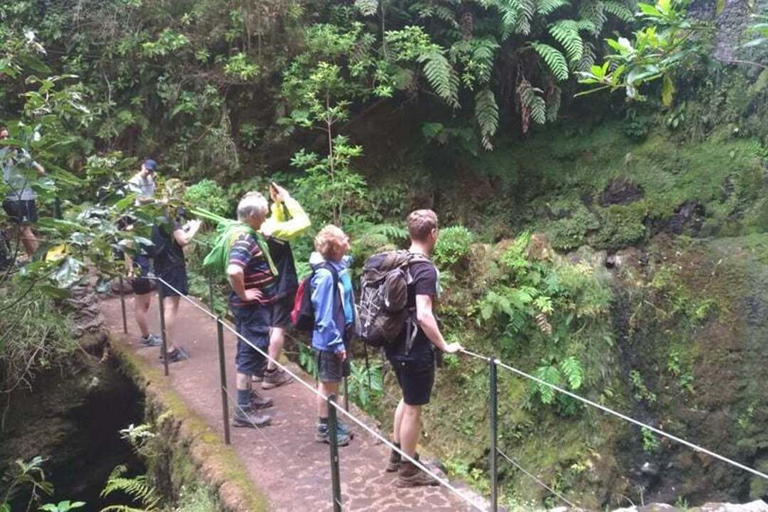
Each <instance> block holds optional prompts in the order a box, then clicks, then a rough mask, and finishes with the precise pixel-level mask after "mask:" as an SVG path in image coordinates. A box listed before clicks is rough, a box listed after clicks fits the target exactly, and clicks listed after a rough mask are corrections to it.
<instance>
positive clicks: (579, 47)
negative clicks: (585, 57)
mask: <svg viewBox="0 0 768 512" xmlns="http://www.w3.org/2000/svg"><path fill="white" fill-rule="evenodd" d="M579 27H580V24H579V22H576V21H574V20H560V21H558V22H556V23H553V24H551V25H550V26H549V33H550V34H552V37H554V38H555V41H557V42H558V43H560V44H561V45H563V48H565V53H566V54H567V55H568V60H569V61H570V62H572V63H576V62H578V61H579V60H580V59H581V56H582V54H583V53H584V41H582V39H581V35H579ZM545 60H546V59H545ZM547 64H549V62H547Z"/></svg>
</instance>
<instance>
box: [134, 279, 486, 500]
mask: <svg viewBox="0 0 768 512" xmlns="http://www.w3.org/2000/svg"><path fill="white" fill-rule="evenodd" d="M147 277H150V276H147ZM151 279H155V280H157V281H160V282H161V283H163V284H164V285H165V286H167V287H168V288H169V289H171V290H173V291H174V292H176V293H178V294H179V296H180V297H182V298H183V299H184V300H185V301H187V302H189V303H191V304H192V305H194V306H195V307H196V308H197V309H199V310H201V311H203V312H204V313H206V314H207V315H208V316H209V317H211V318H213V319H214V320H216V322H221V325H222V326H223V327H224V328H225V329H226V330H228V331H230V332H231V333H232V334H234V335H235V336H236V337H237V338H239V339H240V340H242V341H243V342H245V343H246V344H247V345H248V346H250V347H251V348H253V349H254V350H256V351H257V352H258V353H260V354H261V355H262V356H264V357H266V358H267V360H269V361H271V362H272V363H274V364H275V365H276V366H277V367H278V368H280V369H281V370H283V371H284V372H286V373H287V374H288V375H290V376H291V377H293V378H294V380H296V381H298V382H299V383H300V384H302V385H303V386H304V387H306V388H307V389H308V390H309V391H310V392H311V393H312V394H314V395H315V396H317V397H318V398H321V399H323V400H327V397H326V396H324V395H323V394H322V393H320V392H319V391H317V390H316V389H315V388H314V387H312V386H311V385H310V384H308V383H307V382H306V381H304V379H302V378H301V377H300V376H299V375H296V374H295V373H293V372H292V371H291V370H290V369H289V368H288V367H287V366H285V365H284V364H282V363H280V362H279V361H277V360H276V359H274V358H272V357H271V356H270V355H269V354H268V353H267V352H265V351H264V350H262V349H261V348H259V347H257V346H256V345H254V344H253V343H251V341H249V340H248V339H247V338H245V337H244V336H243V335H241V334H240V333H239V332H237V330H235V329H234V328H233V327H232V326H230V325H229V324H228V323H226V322H225V321H224V320H223V319H222V318H220V317H218V316H216V315H214V314H212V313H211V312H210V311H208V310H207V309H206V308H204V307H203V306H200V305H199V304H197V303H196V302H195V301H194V300H192V299H191V298H189V297H188V296H186V295H184V294H182V293H181V292H180V291H179V290H178V289H176V288H175V287H174V286H172V285H170V284H169V283H168V282H167V281H165V280H164V279H163V278H161V277H158V276H151ZM230 399H231V398H230ZM329 403H330V404H331V405H332V406H333V407H334V408H336V410H337V411H341V413H342V414H344V415H345V416H347V417H348V418H349V419H350V420H352V421H353V422H354V423H356V424H357V425H359V426H360V427H361V428H363V429H364V430H366V431H367V432H368V433H369V434H371V435H372V436H374V437H375V438H376V439H378V440H379V441H381V442H382V443H383V444H385V445H387V446H388V447H390V448H391V449H393V450H395V451H396V452H397V453H399V454H400V456H401V457H404V458H405V459H406V460H408V461H409V462H411V463H412V464H413V465H414V466H416V467H417V468H419V469H420V470H422V471H424V472H425V473H427V474H428V475H430V476H431V477H432V478H434V479H435V480H436V481H437V482H439V483H440V485H442V486H443V487H445V488H446V489H448V490H449V491H451V492H452V493H453V494H455V495H456V496H458V497H459V498H461V500H462V501H464V502H466V503H467V504H468V505H470V506H471V507H472V508H474V509H475V510H480V511H481V512H482V511H485V506H481V505H478V504H477V503H475V502H474V501H473V500H471V499H470V498H469V497H467V496H465V495H464V494H463V493H462V492H461V491H459V490H458V489H457V488H456V487H454V486H453V485H452V484H451V483H450V482H448V481H447V480H446V479H444V478H441V477H440V476H439V475H437V474H435V473H434V472H433V471H431V470H430V469H429V468H428V467H427V466H425V465H424V464H422V463H421V462H420V461H418V460H416V459H414V458H413V457H411V456H409V455H408V454H407V453H405V452H404V451H402V449H400V448H398V447H396V446H395V445H394V444H393V443H391V442H390V441H389V440H388V439H386V438H385V437H384V436H382V435H381V434H379V433H378V432H376V431H375V430H373V429H372V428H370V427H369V426H368V425H366V424H365V423H363V422H362V421H361V420H359V419H358V418H357V417H355V416H354V415H353V414H352V413H350V412H347V411H346V410H344V408H343V407H341V406H340V405H339V404H337V403H336V402H334V401H330V402H329Z"/></svg>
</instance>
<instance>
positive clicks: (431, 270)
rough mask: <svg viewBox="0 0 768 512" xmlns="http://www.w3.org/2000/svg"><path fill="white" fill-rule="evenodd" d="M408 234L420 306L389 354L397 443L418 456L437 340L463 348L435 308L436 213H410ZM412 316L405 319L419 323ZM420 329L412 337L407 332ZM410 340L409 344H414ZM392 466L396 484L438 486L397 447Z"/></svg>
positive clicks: (411, 286)
mask: <svg viewBox="0 0 768 512" xmlns="http://www.w3.org/2000/svg"><path fill="white" fill-rule="evenodd" d="M408 233H409V235H410V238H411V246H410V249H409V252H410V253H411V254H413V255H414V256H417V257H416V258H414V259H413V260H412V261H411V263H410V264H409V265H408V271H409V273H410V277H411V280H410V282H409V283H408V285H407V292H408V299H407V301H408V308H409V310H410V311H413V310H414V309H415V325H413V324H411V325H410V326H409V325H405V326H403V329H402V332H401V334H400V336H399V337H398V340H397V342H396V343H394V344H392V345H389V346H387V348H386V354H387V359H389V361H390V363H391V364H392V367H393V368H394V371H395V374H396V376H397V382H398V384H399V385H400V389H401V390H402V394H403V398H402V399H401V400H400V403H399V404H398V406H397V410H396V411H395V419H394V432H393V438H394V444H395V446H397V447H398V448H400V449H402V451H403V452H404V453H405V454H407V455H408V456H409V457H412V458H414V459H416V460H418V455H417V454H416V445H417V444H418V441H419V436H420V433H421V409H422V406H424V405H426V404H428V403H429V399H430V395H431V394H432V386H433V385H434V383H435V354H434V352H433V345H434V346H435V347H437V348H438V349H440V350H442V351H443V352H447V353H450V354H453V353H455V352H458V351H460V350H461V349H462V347H461V345H460V344H459V343H450V344H448V343H446V341H445V339H444V338H443V335H442V333H441V332H440V327H439V326H438V324H437V320H436V319H435V315H434V313H433V312H432V305H433V301H434V300H435V299H436V298H437V297H438V290H439V285H438V271H437V268H435V265H434V264H433V263H432V262H431V261H430V260H429V259H428V258H429V256H430V255H431V254H432V250H433V249H434V247H435V243H436V242H437V215H436V214H435V212H433V211H432V210H416V211H414V212H412V213H411V214H410V215H409V216H408ZM413 316H414V315H408V319H407V320H406V322H414V319H413ZM411 328H416V329H417V330H416V333H415V336H414V337H413V339H412V340H411V339H410V336H409V335H408V334H409V333H410V332H411V330H410V329H411ZM409 345H410V347H409ZM387 471H389V472H395V471H397V472H398V474H397V479H396V480H395V485H396V486H397V487H416V486H421V485H437V484H438V482H437V480H435V479H434V478H432V477H431V476H429V475H428V474H427V473H425V472H423V471H421V470H420V469H419V468H418V467H416V465H414V464H413V463H412V462H410V461H408V460H401V457H400V454H399V453H398V452H396V451H395V450H392V452H391V454H390V457H389V462H388V465H387Z"/></svg>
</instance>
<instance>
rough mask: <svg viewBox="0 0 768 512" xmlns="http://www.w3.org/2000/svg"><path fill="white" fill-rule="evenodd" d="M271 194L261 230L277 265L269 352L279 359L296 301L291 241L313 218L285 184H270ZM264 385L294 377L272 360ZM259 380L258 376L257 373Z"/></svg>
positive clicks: (283, 381) (289, 379)
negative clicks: (270, 211) (268, 213)
mask: <svg viewBox="0 0 768 512" xmlns="http://www.w3.org/2000/svg"><path fill="white" fill-rule="evenodd" d="M269 195H270V197H271V198H272V214H271V215H270V217H269V218H268V219H267V220H265V221H264V224H262V225H261V229H260V230H259V231H260V233H261V234H263V235H264V236H265V237H267V244H268V246H269V253H270V255H271V256H272V261H273V262H274V264H275V268H276V269H277V282H276V294H275V300H274V302H273V304H272V322H271V324H270V325H271V332H270V336H269V356H270V357H271V358H272V359H274V360H278V359H279V358H280V354H281V352H282V350H283V344H284V343H285V329H286V328H287V327H288V323H289V321H290V317H291V310H292V309H293V301H294V297H295V295H296V290H297V289H298V288H299V280H298V277H297V275H296V266H295V264H294V261H293V252H292V251H291V245H290V243H289V242H291V241H293V240H295V239H296V238H298V237H299V236H301V235H302V234H304V233H305V232H306V231H307V229H309V227H310V225H311V222H310V220H309V217H308V216H307V214H306V212H305V211H304V209H303V208H302V207H301V205H300V204H299V203H298V201H296V199H294V198H293V197H292V196H291V194H289V193H288V191H287V190H285V189H284V188H283V187H281V186H280V185H278V184H276V183H272V184H270V186H269ZM261 379H262V383H261V387H262V388H263V389H272V388H276V387H278V386H283V385H285V384H289V383H290V382H291V380H292V379H291V377H290V376H289V375H288V374H287V373H285V372H284V371H282V370H280V369H278V368H277V365H275V363H274V362H272V361H269V363H268V364H267V369H266V371H265V372H264V375H263V376H262V377H261ZM255 380H259V376H255Z"/></svg>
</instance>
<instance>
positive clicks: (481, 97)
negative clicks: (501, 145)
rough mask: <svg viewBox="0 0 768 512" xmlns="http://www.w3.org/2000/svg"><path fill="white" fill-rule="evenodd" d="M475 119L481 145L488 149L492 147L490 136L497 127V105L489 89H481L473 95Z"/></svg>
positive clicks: (494, 132)
mask: <svg viewBox="0 0 768 512" xmlns="http://www.w3.org/2000/svg"><path fill="white" fill-rule="evenodd" d="M475 119H477V124H478V126H479V127H480V136H481V137H482V143H483V147H484V148H485V149H487V150H489V151H490V150H491V149H493V144H492V143H491V137H493V136H494V135H495V134H496V130H497V129H498V127H499V106H498V105H497V104H496V96H495V95H494V94H493V91H491V90H490V89H483V90H481V91H478V93H477V94H476V95H475Z"/></svg>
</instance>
